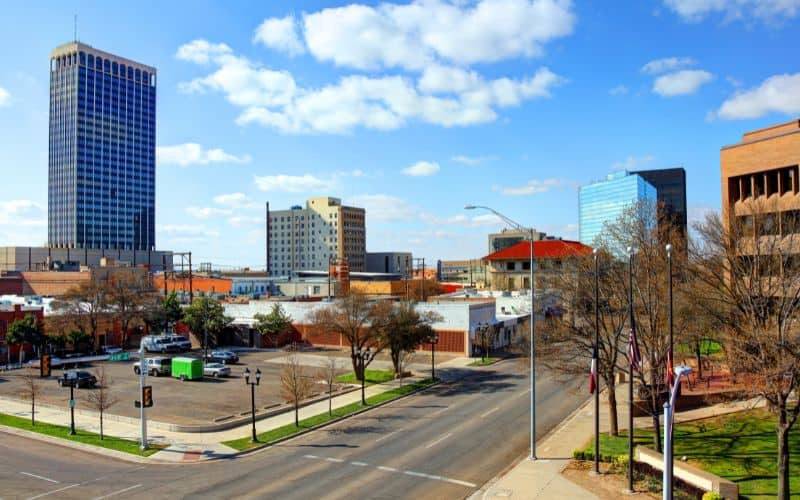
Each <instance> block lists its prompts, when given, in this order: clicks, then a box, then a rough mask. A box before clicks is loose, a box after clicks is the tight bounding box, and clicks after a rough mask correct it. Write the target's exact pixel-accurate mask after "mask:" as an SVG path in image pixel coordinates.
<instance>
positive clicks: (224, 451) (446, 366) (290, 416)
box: [0, 358, 474, 462]
mask: <svg viewBox="0 0 800 500" xmlns="http://www.w3.org/2000/svg"><path fill="white" fill-rule="evenodd" d="M472 361H474V360H472V359H469V358H455V359H452V360H449V361H447V362H445V363H442V364H441V365H439V366H437V370H436V375H437V377H439V378H442V379H445V380H447V379H448V378H458V377H459V376H460V374H461V373H463V368H465V367H466V365H467V364H469V363H471V362H472ZM419 379H421V377H413V378H411V379H407V380H406V381H404V384H408V383H410V381H414V380H419ZM397 386H399V381H396V380H393V381H390V382H387V383H384V384H376V385H372V386H369V387H367V388H366V391H365V392H366V397H370V396H374V395H377V394H380V393H383V392H386V391H388V390H390V389H392V388H394V387H397ZM359 401H361V391H360V390H359V391H353V392H349V393H347V394H342V395H340V396H336V397H334V398H333V407H334V408H340V407H342V406H346V405H349V404H351V403H356V402H359ZM0 408H1V409H0V411H2V412H3V413H6V414H10V415H16V416H20V417H25V418H30V415H31V408H30V404H28V403H25V402H20V401H15V400H10V399H4V398H0ZM327 411H328V401H327V400H323V401H319V402H317V403H314V404H311V405H308V406H305V407H303V408H300V419H301V420H302V419H304V418H308V417H312V416H314V415H319V414H321V413H325V412H327ZM69 418H70V417H69V410H68V409H64V410H62V409H58V408H53V407H44V406H41V407H37V408H36V419H37V420H38V421H41V422H46V423H50V424H57V425H69ZM292 423H294V412H291V411H290V412H286V413H282V414H280V415H275V416H273V417H269V418H265V419H262V420H259V421H257V422H256V432H257V433H259V434H260V433H263V432H266V431H269V430H272V429H276V428H278V427H282V426H284V425H288V424H292ZM251 426H252V424H251V423H249V422H248V423H247V424H243V425H241V426H239V427H234V428H232V429H228V430H224V431H215V432H204V433H190V432H174V431H169V430H165V429H148V441H150V442H157V443H164V444H167V445H168V446H167V448H166V449H164V450H162V451H160V452H158V453H155V454H153V455H151V457H150V458H152V459H154V460H164V461H171V462H186V461H199V460H208V459H212V458H220V457H224V456H228V455H230V454H232V453H236V450H234V449H232V448H229V447H228V446H225V445H224V444H222V443H223V442H225V441H230V440H234V439H239V438H242V437H247V436H250V433H251ZM75 427H76V428H78V429H83V430H86V431H90V432H94V433H99V432H100V421H99V416H98V415H97V414H88V412H87V414H84V413H81V414H79V413H76V414H75ZM103 430H104V432H105V434H107V435H109V436H115V437H120V438H124V439H130V440H133V441H139V440H140V439H141V427H140V425H139V424H138V423H128V422H120V421H116V420H110V419H105V420H104V422H103Z"/></svg>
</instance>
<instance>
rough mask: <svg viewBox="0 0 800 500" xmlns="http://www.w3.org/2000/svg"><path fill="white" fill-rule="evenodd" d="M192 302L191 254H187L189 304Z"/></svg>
mask: <svg viewBox="0 0 800 500" xmlns="http://www.w3.org/2000/svg"><path fill="white" fill-rule="evenodd" d="M193 301H194V287H193V286H192V252H189V303H190V304H191V303H192V302H193Z"/></svg>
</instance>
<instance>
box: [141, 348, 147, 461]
mask: <svg viewBox="0 0 800 500" xmlns="http://www.w3.org/2000/svg"><path fill="white" fill-rule="evenodd" d="M146 361H147V360H146V359H144V339H140V340H139V397H140V398H141V404H140V405H139V411H140V414H139V418H140V420H141V422H142V445H141V449H143V450H146V449H147V415H146V413H145V409H144V384H145V377H147V362H146Z"/></svg>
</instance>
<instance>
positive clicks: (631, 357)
mask: <svg viewBox="0 0 800 500" xmlns="http://www.w3.org/2000/svg"><path fill="white" fill-rule="evenodd" d="M634 255H636V248H634V247H632V246H631V247H628V315H629V318H628V319H629V321H630V327H631V331H630V337H629V338H628V379H629V380H628V491H631V492H632V491H633V365H634V363H636V362H638V360H637V359H636V357H637V352H636V345H635V341H636V337H635V335H636V333H635V329H636V320H635V319H634V316H633V256H634ZM637 369H638V368H637Z"/></svg>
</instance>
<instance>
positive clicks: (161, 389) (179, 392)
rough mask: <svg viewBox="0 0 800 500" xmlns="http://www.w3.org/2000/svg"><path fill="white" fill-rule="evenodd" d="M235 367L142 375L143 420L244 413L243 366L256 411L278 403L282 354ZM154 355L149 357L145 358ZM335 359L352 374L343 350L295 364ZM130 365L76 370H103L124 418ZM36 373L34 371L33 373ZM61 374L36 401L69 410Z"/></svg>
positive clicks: (10, 376)
mask: <svg viewBox="0 0 800 500" xmlns="http://www.w3.org/2000/svg"><path fill="white" fill-rule="evenodd" d="M238 354H239V358H240V359H239V363H237V364H232V365H228V366H230V368H231V376H230V377H227V378H218V379H215V378H211V377H204V378H203V379H202V380H194V381H188V380H187V381H185V382H181V381H180V380H178V379H175V378H173V377H170V376H159V377H153V376H148V377H147V384H148V385H151V386H152V387H153V407H152V408H149V409H148V410H147V412H148V417H149V418H151V419H154V420H158V421H161V422H168V423H174V424H182V425H199V424H209V423H213V422H214V420H215V419H219V418H222V417H226V416H230V415H237V414H239V413H241V412H247V411H250V389H249V387H247V386H246V385H245V383H244V377H243V376H242V372H243V371H244V368H245V367H248V368H249V369H250V371H251V372H255V370H256V369H260V370H261V383H260V385H259V386H257V387H256V405H257V407H261V408H263V407H265V406H271V405H274V404H276V403H283V402H284V401H283V399H282V398H281V397H280V373H281V370H282V368H283V364H282V359H283V358H284V357H285V356H286V353H285V352H282V351H255V352H239V353H238ZM154 356H160V355H157V354H149V355H148V357H154ZM168 356H169V357H176V356H192V357H200V356H201V352H200V351H198V350H195V351H193V352H191V353H187V354H183V355H179V354H172V355H168ZM331 356H333V357H335V358H336V359H337V360H338V366H339V367H340V370H339V371H340V373H347V372H350V371H352V368H351V365H350V359H349V351H348V350H335V349H321V350H315V351H313V352H307V353H301V354H300V361H301V363H303V364H304V365H305V370H306V373H307V374H308V375H310V376H313V377H315V378H316V379H321V378H322V377H321V376H319V375H318V374H319V371H320V370H321V368H320V367H321V366H324V365H325V360H326V359H327V358H328V357H331ZM452 357H453V356H452V355H449V356H448V355H439V354H438V353H437V355H436V362H437V364H439V363H440V362H442V361H445V360H447V359H450V358H452ZM429 360H430V357H429V355H428V354H417V355H416V356H415V359H414V365H413V366H412V367H411V368H412V369H414V370H415V371H420V370H424V369H427V367H428V366H429V363H430V361H429ZM134 362H135V360H131V361H116V362H110V361H109V362H99V363H94V364H93V365H91V366H87V367H83V368H80V369H81V370H85V371H88V372H90V373H96V370H97V368H99V367H100V366H102V367H104V368H105V371H106V377H108V378H110V379H111V384H110V392H111V394H112V395H113V396H114V397H115V398H116V399H117V401H116V403H115V404H114V405H113V406H111V407H110V408H109V409H108V410H106V411H107V412H108V413H111V414H115V415H122V416H127V417H134V418H138V417H139V409H138V408H136V407H135V406H134V401H135V400H137V399H139V377H138V376H137V375H136V374H135V373H134V371H133V364H134ZM390 366H391V364H390V363H389V362H388V356H387V355H386V354H385V353H381V355H380V356H379V357H378V358H377V359H376V360H375V361H374V362H373V363H372V365H370V368H371V369H387V368H389V367H390ZM23 373H24V372H23V371H22V370H12V371H9V372H0V396H6V397H12V398H16V399H20V398H23V397H25V391H24V387H25V381H24V380H23V377H22V375H23ZM37 373H38V370H37ZM62 373H63V370H61V369H58V368H54V369H53V371H52V376H51V377H50V378H49V379H46V380H43V379H37V380H39V383H40V385H41V392H40V393H39V394H38V395H37V397H36V401H37V402H39V403H46V404H50V405H58V406H63V407H64V408H68V407H69V388H68V387H63V388H62V387H60V386H59V385H58V382H57V380H56V379H57V378H58V377H59V376H61V374H62ZM92 390H93V389H77V388H76V389H75V407H76V408H78V409H81V408H83V409H93V408H91V406H90V405H89V403H88V402H87V394H88V393H89V392H90V391H92ZM325 390H326V387H325V386H324V385H323V384H320V385H319V386H317V387H315V388H314V389H313V391H314V392H324V391H325Z"/></svg>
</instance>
